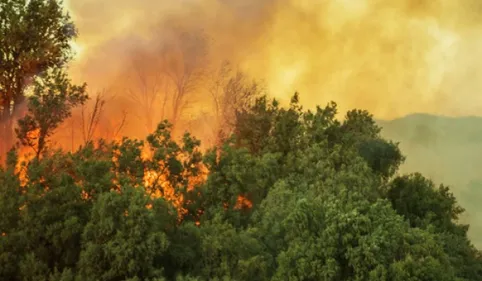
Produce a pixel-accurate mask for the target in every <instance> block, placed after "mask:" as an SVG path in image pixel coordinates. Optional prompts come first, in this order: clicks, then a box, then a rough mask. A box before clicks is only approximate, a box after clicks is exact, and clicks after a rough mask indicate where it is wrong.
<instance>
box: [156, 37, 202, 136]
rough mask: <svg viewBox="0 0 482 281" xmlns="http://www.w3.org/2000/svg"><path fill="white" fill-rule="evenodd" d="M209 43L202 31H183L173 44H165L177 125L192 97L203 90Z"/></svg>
mask: <svg viewBox="0 0 482 281" xmlns="http://www.w3.org/2000/svg"><path fill="white" fill-rule="evenodd" d="M207 44H208V42H207V37H206V36H205V34H204V33H202V32H192V33H188V32H180V33H179V35H178V37H177V38H175V39H174V40H173V41H172V43H170V44H167V45H166V46H164V49H163V51H162V56H161V57H162V59H163V65H164V73H165V74H166V76H167V77H168V78H169V82H170V85H171V86H170V87H169V95H170V101H171V109H172V112H171V118H170V119H171V120H170V121H171V123H172V124H173V126H175V125H176V124H177V123H178V121H179V118H180V116H181V115H182V113H183V110H185V109H186V107H187V106H188V104H189V102H190V101H191V102H192V100H190V99H192V96H191V97H190V95H191V94H193V93H194V92H195V91H196V90H198V89H199V87H200V85H201V82H202V81H203V79H204V77H205V76H206V69H207V65H208V45H207Z"/></svg>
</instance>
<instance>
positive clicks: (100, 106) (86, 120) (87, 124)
mask: <svg viewBox="0 0 482 281" xmlns="http://www.w3.org/2000/svg"><path fill="white" fill-rule="evenodd" d="M104 94H105V91H104V92H102V93H100V94H97V96H96V97H95V101H94V107H93V109H92V112H90V113H86V109H85V106H82V109H81V125H82V138H83V141H84V144H86V143H88V142H90V141H92V139H93V137H94V134H95V132H96V130H97V127H98V126H99V122H100V118H101V115H102V113H103V111H104V106H105V99H104Z"/></svg>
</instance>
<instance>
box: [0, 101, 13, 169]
mask: <svg viewBox="0 0 482 281" xmlns="http://www.w3.org/2000/svg"><path fill="white" fill-rule="evenodd" d="M2 108H3V109H2V112H1V116H0V124H1V127H0V128H1V131H0V143H1V144H2V146H1V151H0V153H1V160H2V162H4V161H5V159H6V155H7V152H8V151H9V150H10V149H11V148H12V146H13V120H12V115H11V110H10V101H9V100H7V101H4V103H3V105H2Z"/></svg>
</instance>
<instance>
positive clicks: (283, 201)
mask: <svg viewBox="0 0 482 281" xmlns="http://www.w3.org/2000/svg"><path fill="white" fill-rule="evenodd" d="M0 19H1V20H0V31H1V32H0V34H2V36H3V37H0V58H1V59H2V63H1V64H0V67H1V68H0V71H1V72H0V75H1V76H0V78H1V79H0V97H1V100H0V101H1V107H0V109H1V113H2V115H1V116H2V119H1V124H2V127H1V129H2V135H1V136H2V144H3V147H2V149H3V151H2V153H3V154H2V155H6V159H5V161H4V162H5V164H4V165H3V166H2V167H1V168H0V213H1V214H2V217H1V219H0V233H1V235H0V265H1V266H0V279H1V280H12V281H17V280H19V281H20V280H62V281H76V280H105V281H115V280H130V281H135V280H156V281H160V280H193V281H194V280H262V281H268V280H287V279H288V280H333V281H335V280H372V279H373V280H387V281H388V280H427V281H445V280H446V281H452V280H480V276H482V258H481V254H480V252H479V251H478V250H477V249H475V248H474V247H473V245H472V244H471V242H470V240H469V239H468V238H467V227H466V226H465V225H461V224H460V223H459V222H458V217H459V215H460V214H462V213H463V209H462V208H461V207H460V206H458V204H457V202H456V200H455V198H454V197H453V195H452V194H451V193H450V191H449V189H448V187H445V186H440V187H439V188H435V186H434V184H433V183H432V182H431V181H430V180H428V179H426V178H424V177H423V176H422V175H420V174H413V175H399V174H398V168H399V166H400V164H401V163H402V162H403V161H404V157H403V155H402V154H401V152H400V150H399V148H398V145H397V144H395V143H393V142H391V141H389V140H386V139H383V138H382V137H381V135H380V130H381V128H379V127H378V126H376V124H375V122H374V120H373V117H372V115H371V114H369V113H368V112H367V111H363V110H357V109H355V110H350V111H348V113H347V114H346V116H345V118H344V119H342V120H339V119H337V118H336V115H337V113H338V109H337V105H336V104H335V103H333V102H332V103H329V104H327V105H326V106H325V107H321V106H318V107H316V109H315V110H305V109H304V108H303V107H302V106H301V104H300V101H299V95H298V94H294V95H293V97H292V98H291V101H290V103H289V105H288V106H285V107H283V106H281V105H280V103H279V102H278V101H277V100H276V99H270V98H268V97H267V96H266V95H264V94H263V91H262V90H263V88H262V87H260V86H259V84H257V83H254V82H252V81H251V80H250V79H248V77H247V76H246V75H244V74H243V73H241V72H237V71H235V70H233V69H231V68H230V67H229V64H227V63H222V64H221V63H219V64H218V65H217V66H214V67H213V68H212V69H211V68H206V65H208V62H209V60H208V61H206V60H205V59H206V53H205V52H204V51H205V48H204V47H205V45H203V44H204V43H205V42H206V41H204V40H205V38H203V37H202V36H201V37H198V36H193V35H192V34H185V33H182V32H181V33H179V32H178V33H176V34H182V36H179V38H180V41H176V44H174V43H172V46H171V44H168V45H165V46H164V48H161V50H162V51H161V52H160V55H159V56H157V57H156V59H158V60H159V61H156V60H154V61H153V62H155V63H153V64H152V65H153V67H152V69H148V68H144V67H138V66H139V65H138V62H136V61H134V62H132V68H129V71H128V73H129V74H128V76H127V77H128V78H129V79H133V80H127V78H126V79H121V78H119V83H118V84H117V86H118V87H120V89H124V90H125V92H124V93H127V95H126V96H124V97H123V98H119V99H112V96H109V94H106V93H104V94H101V95H98V96H97V97H96V98H94V99H92V100H90V102H91V103H90V104H89V96H88V94H87V86H86V85H85V84H82V85H76V84H75V83H73V82H72V81H71V80H70V79H69V77H68V75H67V72H66V66H67V65H66V63H67V62H68V60H69V58H70V57H69V51H70V48H71V45H70V44H69V42H70V40H72V39H73V38H74V37H75V35H76V33H75V28H74V25H73V23H72V21H71V20H70V18H69V16H68V15H67V14H66V13H65V12H64V11H63V7H62V5H61V4H60V2H58V1H54V0H31V1H17V0H7V1H2V2H0ZM181 39H182V40H181ZM149 58H151V56H149ZM154 65H155V66H156V67H154ZM207 69H210V70H211V71H206V70H207ZM213 69H214V70H213ZM212 73H214V75H212ZM122 75H124V74H122ZM122 75H121V76H120V77H124V76H122ZM134 80H136V82H135V83H134V82H132V81H134ZM124 82H125V83H124ZM208 82H209V83H208ZM136 83H137V84H136ZM134 85H137V86H134ZM205 85H209V86H208V87H204V86H205ZM27 93H29V94H27ZM200 93H204V94H205V95H200ZM199 95H200V96H199ZM194 97H201V98H202V97H204V98H203V99H200V102H199V103H198V104H199V105H206V108H207V109H206V110H209V111H211V114H204V115H203V114H200V116H203V118H205V119H206V120H202V118H201V119H200V120H190V119H189V118H186V115H188V113H189V112H192V110H193V109H192V108H190V107H189V106H192V104H191V102H192V101H193V98H194ZM206 97H209V99H207V98H206ZM114 100H115V101H114ZM116 102H119V103H122V102H125V103H135V104H137V105H140V106H141V110H139V111H138V112H137V113H136V114H137V115H138V121H139V122H137V123H129V122H126V118H125V116H126V115H125V114H122V116H123V117H122V118H117V119H116V118H109V117H110V116H109V114H110V113H111V112H110V111H109V110H113V108H115V106H112V105H113V104H116ZM107 105H111V107H108V106H107ZM159 106H160V107H159ZM159 108H161V109H162V110H158V109H159ZM132 112H134V111H131V113H132ZM198 113H199V112H198ZM156 114H157V115H156ZM115 116H117V115H115ZM112 119H116V120H112ZM188 121H189V122H192V124H191V126H193V127H200V125H201V124H206V123H210V124H212V126H210V129H211V131H209V132H208V133H207V135H209V136H210V137H211V139H210V138H209V137H206V136H204V138H205V139H207V140H208V141H207V142H206V143H207V144H205V146H204V147H202V146H201V142H200V141H199V140H198V139H197V138H196V137H194V136H193V135H191V134H190V133H187V132H184V133H182V132H183V131H186V129H187V128H189V127H190V126H189V122H188ZM194 121H197V122H198V123H196V122H194ZM201 121H203V122H201ZM206 121H207V122H206ZM156 124H157V126H156ZM128 126H131V129H130V130H133V129H132V128H136V129H137V131H135V130H134V131H135V132H136V133H139V134H141V133H146V132H147V133H146V134H144V135H147V137H146V138H144V137H138V138H136V137H135V136H134V135H135V134H133V135H131V136H129V137H122V135H123V133H122V131H123V129H126V127H128ZM14 135H16V137H17V140H18V141H17V142H16V143H15V141H14V137H13V136H14ZM11 147H14V149H10V148H11ZM7 151H8V153H7Z"/></svg>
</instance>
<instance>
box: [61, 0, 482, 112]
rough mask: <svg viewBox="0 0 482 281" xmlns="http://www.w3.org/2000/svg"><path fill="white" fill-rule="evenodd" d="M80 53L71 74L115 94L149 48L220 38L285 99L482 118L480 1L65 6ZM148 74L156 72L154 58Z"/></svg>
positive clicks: (80, 1)
mask: <svg viewBox="0 0 482 281" xmlns="http://www.w3.org/2000/svg"><path fill="white" fill-rule="evenodd" d="M67 5H68V8H69V10H70V12H71V14H72V16H73V18H74V21H75V23H76V25H77V27H78V29H79V32H80V37H79V40H78V44H79V45H80V46H81V47H82V48H83V51H82V53H81V54H80V56H79V57H78V58H77V60H76V61H75V62H74V64H73V65H72V74H73V75H74V77H76V78H78V79H79V80H83V81H87V82H88V83H89V85H90V86H91V88H109V87H111V86H112V85H115V84H117V83H119V75H120V73H122V72H125V71H126V70H127V69H128V68H129V67H130V66H129V63H130V61H131V60H132V59H133V58H134V57H136V56H137V55H138V51H139V50H149V51H150V52H157V51H158V50H160V48H161V47H162V46H164V45H165V44H166V43H169V42H171V41H172V40H173V38H174V37H175V36H176V35H178V34H177V33H176V32H179V31H182V32H187V33H199V31H201V30H202V31H203V32H204V33H205V34H207V35H208V37H209V38H210V42H209V60H210V61H211V62H214V63H216V62H219V61H222V60H225V59H228V60H230V61H232V62H234V63H236V64H237V65H239V66H240V67H241V68H242V70H243V71H245V72H246V73H248V74H249V75H251V76H252V77H255V78H257V79H262V80H264V81H265V82H266V84H267V86H268V89H269V91H270V94H271V95H272V96H275V97H278V98H280V99H282V100H287V99H288V98H289V97H290V96H291V95H292V94H293V92H294V91H300V93H301V97H302V102H303V103H304V105H305V106H307V107H311V106H313V105H316V104H324V103H326V102H328V101H330V100H335V101H336V102H338V103H339V105H340V109H341V110H342V111H345V110H347V109H351V108H354V107H357V108H364V109H367V110H369V111H371V112H372V113H373V114H374V115H375V116H376V117H378V118H384V119H385V118H395V117H398V116H402V115H406V114H409V113H411V112H426V113H434V114H444V115H470V114H478V112H479V110H480V109H481V100H482V97H481V95H479V94H478V93H479V92H480V90H481V88H482V87H481V86H482V82H479V81H481V80H480V79H478V78H479V76H480V75H481V72H480V69H481V67H482V65H481V62H482V60H481V58H482V54H481V51H479V50H480V46H481V45H482V41H481V39H477V38H480V36H479V35H480V31H479V29H478V28H479V27H480V24H479V22H480V14H481V13H480V12H481V10H482V4H480V3H479V1H476V0H460V1H456V3H455V2H454V1H449V0H431V1H415V0H395V1H393V0H392V1H381V0H351V1H349V0H330V1H328V0H326V1H319V0H297V1H294V0H265V1H260V0H245V1H235V0H206V1H200V0H190V1H189V0H183V1H154V0H143V1H130V0H104V1H93V0H75V1H69V2H68V3H67ZM144 65H145V67H152V61H151V60H150V59H147V60H146V61H145V63H144Z"/></svg>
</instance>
